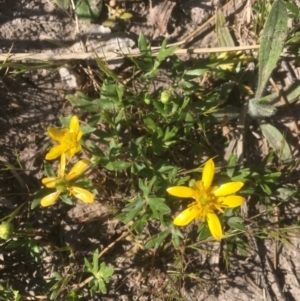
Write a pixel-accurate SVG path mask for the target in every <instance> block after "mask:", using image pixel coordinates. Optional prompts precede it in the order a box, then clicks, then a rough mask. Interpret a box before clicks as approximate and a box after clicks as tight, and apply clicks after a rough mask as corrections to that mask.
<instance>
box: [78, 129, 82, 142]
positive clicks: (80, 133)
mask: <svg viewBox="0 0 300 301" xmlns="http://www.w3.org/2000/svg"><path fill="white" fill-rule="evenodd" d="M82 135H83V133H82V131H79V132H78V134H77V141H79V140H80V139H81V137H82Z"/></svg>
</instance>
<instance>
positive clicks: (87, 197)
mask: <svg viewBox="0 0 300 301" xmlns="http://www.w3.org/2000/svg"><path fill="white" fill-rule="evenodd" d="M88 164H89V161H88V160H86V159H83V160H80V161H78V162H76V164H75V165H74V166H73V168H72V169H71V170H70V172H69V173H68V174H65V168H66V156H65V154H62V155H61V158H60V165H59V166H58V175H57V177H48V178H44V179H42V183H43V184H44V185H45V186H46V187H47V188H56V191H55V192H53V193H50V194H48V195H47V196H45V197H43V198H42V200H41V205H42V206H43V207H47V206H50V205H52V204H53V203H54V202H55V201H56V200H57V199H58V197H59V195H60V194H61V192H69V193H70V195H73V196H75V197H76V198H78V199H80V200H81V201H83V202H84V203H93V202H94V195H93V194H92V193H91V192H90V191H88V190H86V189H83V188H80V187H76V186H73V185H72V184H71V183H70V181H71V180H72V179H74V178H76V177H78V176H80V175H81V174H82V173H83V172H84V171H85V170H86V168H87V167H88Z"/></svg>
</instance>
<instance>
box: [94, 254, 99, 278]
mask: <svg viewBox="0 0 300 301" xmlns="http://www.w3.org/2000/svg"><path fill="white" fill-rule="evenodd" d="M98 255H99V251H98V249H96V250H95V252H94V254H93V273H94V274H95V273H96V272H97V271H98Z"/></svg>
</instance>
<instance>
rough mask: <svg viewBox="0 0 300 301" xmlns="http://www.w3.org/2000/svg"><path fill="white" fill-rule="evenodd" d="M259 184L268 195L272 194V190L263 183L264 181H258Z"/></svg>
mask: <svg viewBox="0 0 300 301" xmlns="http://www.w3.org/2000/svg"><path fill="white" fill-rule="evenodd" d="M259 186H260V187H261V189H262V190H263V191H264V192H265V193H266V194H268V195H271V194H272V190H271V189H270V187H269V186H268V185H267V184H265V183H259Z"/></svg>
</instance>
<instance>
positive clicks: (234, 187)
mask: <svg viewBox="0 0 300 301" xmlns="http://www.w3.org/2000/svg"><path fill="white" fill-rule="evenodd" d="M214 172H215V164H214V161H213V160H212V159H209V160H208V161H207V162H206V163H205V165H204V169H203V174H202V180H201V181H197V182H196V183H195V185H194V187H193V188H190V187H184V186H174V187H170V188H168V189H167V192H168V193H169V194H171V195H173V196H176V197H180V198H192V199H194V200H195V201H194V202H192V203H191V204H190V205H188V208H187V209H185V210H184V211H182V212H181V213H180V214H179V215H178V216H177V217H176V218H175V219H174V221H173V223H174V225H176V226H185V225H187V224H189V223H190V222H191V221H193V220H194V219H200V220H201V221H207V223H208V227H209V230H210V232H211V234H212V236H213V237H214V238H215V239H216V240H221V238H222V234H223V232H222V226H221V223H220V220H219V218H218V216H217V214H216V213H215V210H218V211H220V212H222V213H224V210H223V209H222V208H234V207H238V206H240V205H242V204H243V203H244V202H245V198H243V197H241V196H238V195H232V194H233V193H235V192H237V191H239V190H240V189H241V188H242V187H243V185H244V183H242V182H229V183H226V184H223V185H221V186H211V184H212V181H213V178H214Z"/></svg>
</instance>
